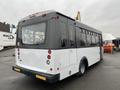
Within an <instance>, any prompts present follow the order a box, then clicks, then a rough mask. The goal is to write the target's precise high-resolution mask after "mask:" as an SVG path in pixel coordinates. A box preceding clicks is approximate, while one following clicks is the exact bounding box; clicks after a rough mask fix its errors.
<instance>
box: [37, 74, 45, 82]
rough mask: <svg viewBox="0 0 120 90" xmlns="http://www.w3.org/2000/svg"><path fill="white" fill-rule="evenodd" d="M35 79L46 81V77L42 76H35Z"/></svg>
mask: <svg viewBox="0 0 120 90" xmlns="http://www.w3.org/2000/svg"><path fill="white" fill-rule="evenodd" d="M36 78H38V79H41V80H44V81H45V80H46V77H43V76H40V75H36Z"/></svg>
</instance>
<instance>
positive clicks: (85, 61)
mask: <svg viewBox="0 0 120 90" xmlns="http://www.w3.org/2000/svg"><path fill="white" fill-rule="evenodd" d="M81 62H84V63H85V65H86V68H88V66H89V64H88V59H87V57H85V56H84V57H82V59H81V60H80V63H81Z"/></svg>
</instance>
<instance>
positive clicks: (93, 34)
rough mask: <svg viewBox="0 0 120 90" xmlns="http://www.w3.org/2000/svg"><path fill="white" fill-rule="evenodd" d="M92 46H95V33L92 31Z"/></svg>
mask: <svg viewBox="0 0 120 90" xmlns="http://www.w3.org/2000/svg"><path fill="white" fill-rule="evenodd" d="M91 35H92V44H91V45H92V46H95V45H96V41H95V33H92V34H91Z"/></svg>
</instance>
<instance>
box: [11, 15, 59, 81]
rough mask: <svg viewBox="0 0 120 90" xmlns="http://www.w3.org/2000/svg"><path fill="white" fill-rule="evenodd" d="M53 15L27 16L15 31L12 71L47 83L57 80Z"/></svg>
mask: <svg viewBox="0 0 120 90" xmlns="http://www.w3.org/2000/svg"><path fill="white" fill-rule="evenodd" d="M51 16H54V15H53V13H49V14H46V13H42V14H41V15H39V16H37V15H36V16H35V15H32V16H29V18H28V17H27V18H25V19H24V20H22V21H20V22H19V24H18V30H17V42H16V66H13V70H14V71H17V72H20V73H23V74H25V75H28V76H31V77H35V78H38V79H41V80H44V81H48V82H55V81H58V80H59V73H58V72H56V70H55V67H54V66H55V65H54V64H55V62H54V58H55V57H54V56H55V55H54V52H53V50H52V47H54V46H53V40H52V37H51V36H52V33H53V32H54V31H55V24H56V22H55V21H54V20H53V19H52V17H51Z"/></svg>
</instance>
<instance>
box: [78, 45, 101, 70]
mask: <svg viewBox="0 0 120 90" xmlns="http://www.w3.org/2000/svg"><path fill="white" fill-rule="evenodd" d="M83 57H86V58H87V60H88V66H91V65H93V64H95V63H96V62H98V61H100V49H99V47H90V48H89V47H88V48H78V49H77V58H78V59H79V60H78V61H79V62H77V63H80V60H81V59H82V58H83ZM76 65H77V64H76ZM78 69H79V67H78Z"/></svg>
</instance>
